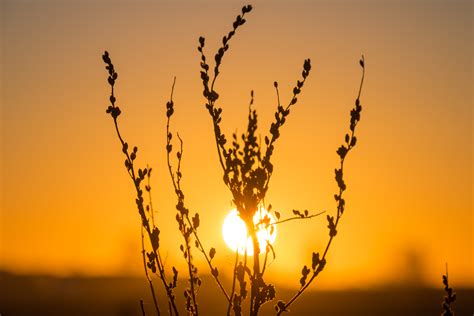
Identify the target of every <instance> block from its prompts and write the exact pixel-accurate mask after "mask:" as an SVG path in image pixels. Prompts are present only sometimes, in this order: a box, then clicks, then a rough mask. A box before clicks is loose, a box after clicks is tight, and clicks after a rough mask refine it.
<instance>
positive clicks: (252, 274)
mask: <svg viewBox="0 0 474 316" xmlns="http://www.w3.org/2000/svg"><path fill="white" fill-rule="evenodd" d="M251 11H252V6H250V5H247V6H244V7H243V8H242V12H241V14H239V15H238V16H237V18H236V20H235V21H234V23H233V25H232V26H233V27H232V30H231V31H230V32H229V33H228V34H227V35H225V36H224V37H223V39H222V46H221V47H220V48H219V49H218V51H217V53H216V54H215V56H214V60H215V65H214V67H213V71H212V72H211V71H210V69H211V68H210V66H209V64H208V62H207V59H206V55H205V53H204V47H205V39H204V37H200V38H199V46H198V51H199V52H200V55H201V79H202V83H203V88H204V89H203V95H204V97H205V98H206V105H205V106H206V109H207V111H208V113H209V115H210V116H211V119H212V123H213V128H214V136H215V142H216V148H217V153H218V158H219V163H220V165H221V167H222V170H223V181H224V183H225V185H226V186H227V187H228V188H229V190H230V192H231V194H232V198H233V199H232V202H233V203H234V204H235V206H236V208H237V211H238V214H239V216H240V218H242V220H243V221H244V223H245V225H246V227H247V231H248V232H249V235H250V237H251V240H252V245H253V264H249V263H248V262H247V261H248V254H247V249H245V251H244V254H243V255H240V254H239V252H238V251H236V254H235V262H234V270H233V278H232V286H231V290H230V292H227V291H226V290H225V288H224V286H223V285H222V282H221V281H220V279H219V270H218V268H217V267H216V266H215V265H214V264H213V262H212V260H213V258H214V257H215V255H216V249H215V248H210V250H209V251H207V250H206V248H205V247H204V246H203V243H202V242H201V239H200V238H199V236H198V227H199V225H200V217H199V213H197V212H195V213H194V215H191V212H190V210H189V209H188V208H187V207H186V205H185V195H184V192H183V190H182V188H181V179H182V176H183V175H182V172H181V161H182V158H183V141H182V139H181V137H180V136H179V134H176V136H177V138H178V141H179V147H178V150H177V151H176V159H177V167H176V170H174V169H173V167H172V163H171V161H172V158H171V157H172V156H171V154H172V152H173V144H172V140H173V134H172V133H171V132H170V122H171V118H172V116H173V114H174V102H173V93H174V87H175V81H174V82H173V86H172V88H171V96H170V100H169V101H168V102H167V104H166V116H167V124H166V140H167V141H166V152H167V166H168V171H169V174H170V177H171V179H172V184H173V188H174V192H175V194H176V197H177V204H176V209H177V211H178V212H177V214H176V221H177V223H178V228H179V231H180V233H181V234H182V236H183V239H184V243H183V244H181V245H180V250H181V252H182V254H183V257H184V259H185V261H186V264H187V267H188V276H189V279H188V283H189V287H188V288H187V289H186V290H185V292H184V298H185V307H186V311H187V313H188V314H190V315H198V300H197V292H198V289H199V288H200V286H201V284H202V282H201V279H200V278H199V275H198V270H197V268H196V266H195V265H194V263H193V254H192V244H193V242H194V246H195V247H196V248H197V249H198V251H199V252H201V253H202V254H203V255H204V258H205V259H206V262H207V265H208V267H209V270H210V272H211V275H212V276H213V277H214V279H215V281H216V284H217V285H218V287H219V288H220V290H221V292H222V293H223V295H224V296H225V298H226V300H227V303H228V305H227V315H230V313H231V311H233V312H234V314H235V315H242V304H243V303H244V301H245V299H246V298H247V296H248V294H249V292H248V290H247V286H250V298H249V315H251V316H256V315H258V313H259V311H260V308H261V306H262V305H264V304H265V303H266V302H268V301H271V300H273V299H274V298H275V295H276V291H275V288H274V286H273V285H272V284H270V283H267V282H266V281H265V280H264V274H265V271H266V267H267V263H268V256H269V255H270V254H271V255H273V257H275V251H274V249H273V247H272V245H271V244H270V243H269V242H267V245H266V247H265V251H264V253H263V254H261V251H260V244H259V240H258V238H257V231H258V230H259V229H260V228H262V227H263V228H265V229H269V230H270V231H271V230H273V229H274V225H276V224H281V223H285V222H288V221H290V220H297V219H310V218H313V217H315V216H318V215H320V214H322V213H324V212H319V213H316V214H311V213H310V212H309V211H308V210H304V211H299V210H293V211H292V213H293V216H290V217H288V218H286V219H281V214H280V213H279V212H277V211H274V210H272V207H271V204H269V205H267V206H266V209H267V210H268V212H272V213H273V214H274V216H275V218H276V219H277V220H276V222H273V223H272V222H271V220H270V217H269V215H268V214H266V215H265V216H264V217H263V219H261V220H259V221H258V222H257V223H254V215H255V214H256V213H257V212H258V211H259V209H260V208H262V207H265V196H266V193H267V191H268V186H269V182H270V178H271V175H272V173H273V164H272V162H271V158H272V155H273V152H274V149H275V143H276V141H277V140H278V139H279V137H280V132H281V128H282V126H283V125H284V124H285V122H286V119H287V117H288V116H289V114H290V109H291V108H292V106H294V105H295V104H296V103H297V101H298V96H299V94H300V93H301V89H302V88H303V86H304V85H305V82H306V79H307V78H308V76H309V74H310V70H311V61H310V59H306V60H305V61H304V64H303V70H302V73H301V79H300V80H297V81H296V84H295V86H294V88H293V95H292V97H291V99H290V100H289V102H288V104H287V105H286V106H282V105H281V102H280V95H279V90H278V83H277V82H274V87H275V91H276V98H277V110H276V112H275V120H274V122H273V123H272V124H271V127H270V131H269V135H268V136H265V138H264V140H265V147H263V146H262V145H261V144H260V142H259V141H258V137H257V134H256V132H257V126H258V121H257V113H256V111H255V110H254V109H252V106H253V102H254V92H253V91H251V92H250V104H249V112H248V124H247V129H246V131H245V133H243V134H242V135H241V136H240V140H241V141H240V140H239V137H238V136H237V134H236V133H234V134H233V135H232V142H231V143H230V144H228V141H227V137H226V135H225V134H224V133H223V132H222V130H221V125H220V123H221V121H222V108H221V107H220V106H218V105H217V100H218V99H219V94H218V93H217V91H216V90H215V83H216V79H217V78H218V76H219V74H220V67H221V65H222V60H223V57H224V55H225V53H226V51H227V50H228V49H229V42H230V40H231V39H232V38H233V37H234V35H235V33H236V31H237V29H238V28H239V27H241V26H242V25H243V24H245V22H246V19H245V16H246V15H247V14H248V13H250V12H251ZM103 59H104V62H105V63H106V65H107V66H106V69H107V70H108V72H109V78H108V82H109V84H110V86H111V96H110V102H111V105H110V106H109V107H108V108H107V113H109V114H110V115H111V117H112V118H113V121H114V124H115V128H116V132H117V135H118V138H119V140H120V142H121V145H122V151H123V153H124V154H125V156H126V160H125V167H126V169H127V171H128V173H129V175H130V177H131V179H132V181H133V183H134V186H135V190H136V193H137V198H136V203H137V207H138V211H139V215H140V217H141V221H142V254H143V262H144V266H145V274H146V277H147V279H148V282H149V285H150V290H151V293H152V296H153V300H154V303H155V308H156V312H157V314H158V315H159V314H160V310H159V307H158V303H157V299H156V295H155V291H154V287H153V283H152V280H151V278H150V276H149V274H148V273H149V271H148V270H151V272H152V273H154V274H156V275H157V276H158V277H159V278H160V279H161V280H162V283H163V286H164V288H165V293H166V295H167V299H168V304H169V309H168V312H169V314H170V315H173V314H175V315H178V310H177V307H176V304H175V297H174V294H173V289H175V287H176V283H177V277H178V271H177V270H176V269H175V268H174V267H173V269H172V271H173V281H172V282H168V281H167V279H166V275H165V270H164V266H163V263H162V260H161V256H160V252H159V229H158V227H157V226H156V225H155V220H154V215H153V214H154V211H153V205H152V200H151V186H150V176H151V168H148V167H147V168H145V169H143V170H142V169H138V173H137V175H136V171H135V165H134V161H135V159H136V154H137V151H138V149H137V147H134V149H133V151H132V152H129V150H128V144H127V143H126V142H125V141H124V140H123V139H122V136H121V134H120V131H119V128H118V123H117V118H118V116H119V115H120V114H121V111H120V109H119V107H118V106H116V99H115V96H114V85H115V81H116V79H117V73H116V72H115V69H114V66H113V64H112V62H111V60H110V56H109V54H108V53H107V52H105V53H104V55H103ZM360 65H361V67H362V79H361V82H360V87H359V93H358V96H357V98H356V101H355V106H354V108H353V109H352V110H351V113H350V114H351V118H350V126H349V130H350V132H349V133H348V134H346V135H345V144H343V145H341V146H340V147H339V149H338V150H337V154H338V156H339V158H340V165H339V167H338V168H337V169H335V178H336V182H337V185H338V188H339V191H338V193H336V194H335V195H334V197H335V200H336V208H337V211H336V214H335V217H334V216H330V215H328V216H327V220H328V228H329V240H328V243H327V245H326V248H325V250H324V252H323V254H322V256H320V254H319V253H313V254H312V264H311V269H309V268H308V266H306V265H305V266H304V267H303V269H302V276H301V278H300V284H301V287H300V289H299V290H298V292H297V293H296V294H295V295H294V296H293V297H292V298H291V299H290V300H289V301H288V302H284V301H281V300H280V301H278V303H277V304H276V305H275V310H276V313H277V315H280V314H281V313H282V312H285V311H289V309H288V308H289V306H290V305H291V304H292V303H293V302H295V301H296V300H297V299H298V297H299V296H300V295H301V294H302V293H303V292H304V291H305V290H306V289H307V288H308V287H309V285H310V284H311V283H312V282H313V280H314V279H315V278H316V277H317V276H318V274H319V273H320V272H321V271H322V270H323V268H324V266H325V264H326V255H327V253H328V251H329V248H330V245H331V243H332V241H333V239H334V237H335V236H336V234H337V227H338V223H339V220H340V218H341V217H342V215H343V213H344V209H345V200H344V198H343V192H344V191H345V190H346V184H345V182H344V179H343V167H344V161H345V158H346V157H347V154H348V153H349V152H350V151H351V150H352V149H353V148H354V146H355V145H356V142H357V138H356V136H355V129H356V126H357V124H358V122H359V120H360V113H361V111H362V106H361V104H360V95H361V91H362V86H363V81H364V72H365V64H364V57H363V56H362V59H361V60H360ZM145 177H147V180H148V182H147V184H146V185H145V189H146V191H147V192H148V198H149V203H148V204H147V205H146V207H144V201H143V191H142V189H141V185H142V181H143V180H144V179H145ZM144 232H146V234H147V236H148V239H149V241H150V243H151V248H152V249H151V251H150V252H147V251H146V249H145V248H146V247H145V243H144ZM145 255H146V256H145ZM261 256H263V257H262V258H261ZM146 258H147V259H148V260H146ZM261 259H263V260H261ZM308 277H309V280H308ZM237 287H238V289H237ZM229 293H230V294H229ZM141 307H142V311H143V313H144V309H143V304H142V303H141Z"/></svg>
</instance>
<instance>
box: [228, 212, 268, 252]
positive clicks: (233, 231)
mask: <svg viewBox="0 0 474 316" xmlns="http://www.w3.org/2000/svg"><path fill="white" fill-rule="evenodd" d="M265 215H266V216H268V218H269V219H270V224H274V223H276V219H275V217H274V216H273V215H272V214H271V213H269V212H268V211H267V210H266V209H265V208H263V207H260V209H259V210H258V211H257V213H256V214H255V216H254V217H253V222H254V223H255V224H257V223H259V222H261V221H262V220H263V219H264V218H265ZM276 234H277V230H276V225H269V226H268V227H265V225H264V224H260V225H259V227H258V231H257V238H258V242H259V245H260V253H263V252H265V249H266V247H267V241H268V242H269V243H270V244H273V243H274V242H275V239H276ZM222 235H223V237H224V241H225V243H226V244H227V246H229V248H230V249H232V250H233V251H238V252H239V253H240V254H244V253H245V247H247V255H250V256H252V255H253V244H252V238H251V237H250V236H248V234H247V227H246V226H245V223H244V221H243V220H242V219H241V218H240V216H239V213H238V212H237V210H236V209H233V210H231V211H230V213H229V214H228V215H227V217H226V218H225V220H224V224H223V225H222Z"/></svg>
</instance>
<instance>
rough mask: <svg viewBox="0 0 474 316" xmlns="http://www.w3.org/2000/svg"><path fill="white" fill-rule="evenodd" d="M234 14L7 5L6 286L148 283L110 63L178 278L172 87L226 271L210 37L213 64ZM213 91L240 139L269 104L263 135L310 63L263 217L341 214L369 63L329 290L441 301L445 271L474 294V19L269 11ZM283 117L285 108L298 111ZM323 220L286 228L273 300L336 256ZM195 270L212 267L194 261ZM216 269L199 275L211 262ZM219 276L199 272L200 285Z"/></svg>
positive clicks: (383, 6)
mask: <svg viewBox="0 0 474 316" xmlns="http://www.w3.org/2000/svg"><path fill="white" fill-rule="evenodd" d="M243 4H244V3H242V2H239V1H226V2H224V1H213V2H211V1H176V2H172V1H166V2H165V1H161V0H154V1H126V0H121V1H111V0H107V1H100V3H96V2H94V1H92V0H90V1H89V0H83V1H79V0H76V1H73V0H69V1H67V0H64V1H60V0H56V1H53V0H50V1H41V2H39V1H26V0H6V1H3V2H2V9H1V14H2V17H1V18H0V20H1V23H2V26H1V30H2V37H1V38H2V50H1V54H2V55H1V58H2V62H1V67H2V68H1V75H2V79H1V88H2V98H1V104H2V107H1V111H2V112H1V128H2V133H1V136H2V138H1V145H2V151H1V153H2V154H1V163H2V168H1V169H0V170H1V180H2V183H1V188H2V190H1V198H2V202H1V230H0V268H1V269H7V270H10V271H15V272H20V273H32V272H41V273H51V274H60V275H69V274H76V273H79V274H91V275H102V274H107V275H114V274H119V273H133V274H137V275H142V274H143V271H142V265H141V261H140V260H141V257H140V255H139V248H140V237H139V236H140V234H139V232H140V231H139V227H140V226H139V225H140V223H139V218H138V214H137V211H136V209H135V205H134V196H133V187H132V184H131V182H130V181H129V179H128V178H127V175H126V171H125V169H124V167H123V157H122V154H121V151H120V146H119V143H118V140H117V139H116V135H115V133H114V130H113V125H112V122H111V119H110V117H108V116H107V115H106V114H105V108H106V106H107V102H108V93H109V90H108V86H107V84H106V71H105V69H104V65H103V63H102V60H101V54H102V52H103V51H104V50H105V49H107V50H109V52H110V54H111V56H112V59H113V61H114V63H115V66H116V68H117V70H118V73H119V81H118V86H117V97H118V104H119V105H120V107H121V108H122V110H123V112H124V115H123V116H122V117H121V126H122V130H123V133H124V134H125V135H126V138H127V139H128V142H129V143H131V144H134V145H138V147H139V148H140V150H139V159H138V162H139V163H140V164H142V165H143V166H144V165H145V164H146V163H149V164H151V165H152V166H153V167H154V169H155V173H154V179H153V183H152V184H153V189H154V200H155V205H156V208H157V209H158V211H159V221H160V224H159V225H160V227H161V229H162V235H161V241H162V247H163V253H164V254H165V256H167V262H170V264H174V265H178V266H180V265H183V264H184V261H183V260H182V259H181V258H180V257H179V256H178V255H177V254H178V251H177V249H178V245H179V243H180V242H181V237H180V235H179V232H178V230H177V224H176V222H175V220H174V216H175V212H176V211H175V209H174V204H175V196H174V195H173V192H172V190H171V181H170V179H169V176H168V175H167V173H166V169H165V168H166V162H165V157H166V156H165V118H166V117H165V103H166V101H167V99H168V96H169V90H170V86H171V83H172V79H173V77H174V76H177V84H176V90H175V117H174V121H173V127H172V128H173V129H174V130H175V131H179V132H180V135H181V136H182V137H183V139H184V142H185V154H184V162H183V164H184V165H183V171H184V179H183V186H184V188H183V189H184V191H185V194H186V198H187V202H188V205H189V207H190V208H192V209H193V210H198V211H199V212H200V214H201V225H202V229H201V235H202V239H203V241H204V242H205V244H206V245H213V246H215V247H216V248H217V249H218V251H217V262H218V263H219V264H220V266H221V269H224V267H225V266H226V265H227V266H228V265H229V263H231V262H232V260H233V255H232V253H230V251H229V250H228V249H227V248H226V246H225V244H224V242H223V240H222V237H221V225H222V222H223V220H224V218H225V216H226V213H227V212H228V211H229V210H230V209H231V208H232V206H231V205H230V200H231V196H230V193H229V192H228V191H227V189H226V187H225V186H224V184H223V182H222V180H221V179H222V175H221V170H220V169H219V168H220V167H219V165H218V160H217V154H216V152H215V145H214V140H213V136H212V125H211V120H210V118H209V117H208V114H207V112H206V111H205V109H204V99H203V97H202V93H201V90H202V83H201V81H200V78H199V56H198V52H197V50H196V47H197V43H198V42H197V39H198V37H199V36H200V35H204V36H206V38H207V48H206V49H207V53H208V55H209V56H212V54H213V52H214V51H215V49H216V48H217V47H218V45H219V44H220V42H221V38H222V36H223V35H224V34H225V33H227V32H228V31H229V29H230V26H231V23H232V21H233V20H234V18H235V16H236V15H237V14H238V13H239V12H240V8H241V6H242V5H243ZM253 5H254V11H253V12H252V13H251V14H250V16H249V18H248V23H247V24H246V25H244V27H243V28H242V29H241V30H240V32H238V34H237V36H236V38H235V39H233V41H232V43H231V48H230V50H229V53H228V55H226V57H225V59H224V62H223V66H222V77H221V78H220V82H219V83H218V87H217V89H218V91H219V92H220V95H221V98H220V101H221V105H222V107H223V108H224V113H223V127H224V129H225V131H226V132H227V133H231V132H233V131H235V130H236V129H237V130H238V131H243V129H244V127H245V125H244V124H245V121H246V111H247V105H248V101H249V100H248V99H249V98H248V96H249V92H250V90H251V89H253V90H255V108H256V109H257V111H258V113H259V119H260V131H261V133H262V134H263V133H266V132H267V131H268V128H269V126H270V123H271V120H272V118H273V113H274V110H275V95H274V89H273V81H275V80H277V81H278V82H279V84H280V92H281V94H282V98H283V99H284V100H288V98H289V97H290V92H291V88H292V85H293V84H294V82H295V80H297V79H298V78H299V76H300V72H301V67H302V64H303V61H304V59H305V58H308V57H309V58H311V60H312V64H313V69H312V73H311V75H310V78H309V79H308V82H307V84H306V86H305V87H304V90H303V93H302V96H301V97H300V98H299V100H300V102H299V103H298V104H297V106H296V107H295V108H294V109H293V110H292V113H291V115H290V116H289V120H288V123H287V124H286V125H285V126H284V128H283V130H282V137H281V139H280V140H279V142H278V143H277V145H276V151H275V154H274V165H275V172H274V175H273V178H272V183H271V185H270V191H269V193H268V195H267V201H268V202H270V203H271V204H273V206H274V208H275V209H277V210H280V211H281V212H282V213H283V214H288V215H290V212H289V211H290V210H291V209H293V208H298V209H305V208H307V209H310V210H314V211H319V210H327V211H329V212H334V208H335V204H334V201H333V198H332V196H333V194H334V192H335V190H336V184H335V181H334V180H333V172H334V168H335V167H336V165H337V163H338V157H337V155H336V153H335V150H336V149H337V147H338V146H339V145H340V143H341V142H342V141H343V136H344V133H345V132H346V129H347V127H348V120H349V110H350V109H351V107H352V104H353V101H354V98H355V96H356V93H357V88H358V84H359V79H360V69H359V68H360V67H359V66H358V59H359V57H360V55H361V54H362V53H363V54H364V55H365V56H366V64H367V77H366V82H365V83H366V84H365V87H364V91H363V95H362V104H363V107H364V108H363V112H362V121H361V123H360V125H359V126H360V128H359V130H358V145H357V146H356V148H355V150H354V152H352V153H351V155H350V156H349V158H348V160H347V169H346V170H347V171H346V173H345V176H346V182H347V185H348V191H347V195H346V200H347V208H346V210H347V211H346V213H345V215H344V217H343V219H342V223H341V226H340V229H339V233H338V236H337V237H336V240H335V243H334V245H333V248H332V249H331V251H330V254H329V257H328V266H327V268H326V270H325V271H324V273H323V274H322V275H321V280H320V284H319V285H318V286H319V287H323V288H341V287H343V288H346V287H368V286H371V285H378V284H389V283H390V284H392V283H399V282H400V283H403V282H407V281H410V280H414V279H415V280H416V281H417V283H420V282H426V283H427V284H429V285H433V286H439V285H440V280H441V274H442V273H443V272H444V265H445V262H446V261H448V262H449V267H450V279H451V282H452V284H454V285H458V286H474V272H473V268H472V267H473V266H474V265H473V253H472V249H473V234H472V229H473V213H472V212H473V210H472V167H473V160H472V119H473V116H472V56H473V49H472V37H473V34H472V32H473V31H472V30H473V29H472V12H473V11H472V10H473V8H472V2H471V1H469V0H466V1H456V0H449V1H448V0H446V1H428V0H426V1H421V0H419V1H402V0H400V1H395V0H391V1H362V2H359V3H356V1H349V0H346V1H342V0H338V1H272V2H270V1H254V2H253ZM285 102H286V101H285ZM326 226H327V223H326V220H325V219H324V218H323V217H320V218H316V219H313V220H311V221H305V222H300V223H297V222H290V223H288V224H287V225H285V226H281V227H280V228H279V232H278V237H277V241H276V244H275V249H276V251H277V259H276V261H275V262H274V263H272V265H271V266H270V270H269V277H268V278H269V280H270V279H272V276H276V275H279V276H283V277H280V278H279V281H277V284H278V282H281V283H284V284H285V285H290V286H291V284H292V282H293V283H294V286H295V287H296V286H298V284H299V283H298V279H299V278H298V275H299V274H300V271H301V267H302V266H303V264H308V263H309V262H310V259H311V256H310V255H311V252H312V251H321V248H322V247H323V245H325V243H326V240H327V238H328V237H327V228H326ZM197 257H199V256H197ZM197 260H198V262H202V259H201V258H198V259H197ZM203 270H204V269H203Z"/></svg>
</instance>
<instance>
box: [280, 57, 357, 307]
mask: <svg viewBox="0 0 474 316" xmlns="http://www.w3.org/2000/svg"><path fill="white" fill-rule="evenodd" d="M360 66H361V67H362V78H361V84H360V87H359V93H358V95H357V99H356V102H355V107H354V109H352V110H351V121H350V130H351V135H350V136H349V134H346V137H345V142H346V145H347V147H345V146H344V145H342V146H341V147H339V149H338V150H337V154H338V155H339V156H340V158H341V161H340V168H339V169H336V170H335V173H336V182H337V184H338V187H339V193H338V194H336V195H335V196H334V198H335V200H336V202H337V214H336V220H335V222H334V217H332V216H329V215H328V216H327V219H328V223H329V225H328V228H329V240H328V243H327V245H326V248H325V250H324V253H323V255H322V257H321V259H320V258H319V253H313V260H312V268H313V274H312V276H311V278H310V280H309V281H308V282H306V277H307V275H308V273H309V272H310V270H309V269H308V268H307V267H306V266H304V267H303V276H302V278H301V280H300V282H301V288H300V289H299V290H298V292H296V294H295V295H294V296H293V297H292V298H291V299H290V300H289V301H288V302H287V303H285V302H283V301H278V303H277V305H276V306H275V309H276V311H277V315H281V314H282V313H283V312H286V311H288V307H289V306H290V305H291V304H292V303H293V302H294V301H296V300H297V299H298V297H300V295H301V294H303V292H304V291H305V290H306V289H307V288H308V287H309V285H310V284H311V283H312V282H313V280H314V279H315V278H316V277H317V276H318V275H319V273H320V272H321V271H322V270H323V269H324V266H325V265H326V255H327V253H328V251H329V247H330V246H331V243H332V241H333V239H334V237H335V236H336V234H337V226H338V224H339V220H340V219H341V216H342V214H343V213H344V207H345V200H344V199H343V198H342V194H343V192H344V191H345V190H346V185H345V183H344V180H343V174H344V173H343V169H344V160H345V158H346V155H347V153H348V152H349V151H350V150H351V149H352V148H353V147H354V146H355V145H356V142H357V138H356V137H355V136H354V132H355V128H356V126H357V123H358V122H359V120H360V112H361V111H362V106H361V105H360V95H361V91H362V83H363V82H364V76H365V60H364V56H363V55H362V58H361V60H360Z"/></svg>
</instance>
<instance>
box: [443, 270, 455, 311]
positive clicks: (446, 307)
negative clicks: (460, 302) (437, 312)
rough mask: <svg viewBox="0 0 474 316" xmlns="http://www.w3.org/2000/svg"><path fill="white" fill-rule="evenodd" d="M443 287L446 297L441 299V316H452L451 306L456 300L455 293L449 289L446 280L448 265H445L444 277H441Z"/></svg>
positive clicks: (447, 280)
mask: <svg viewBox="0 0 474 316" xmlns="http://www.w3.org/2000/svg"><path fill="white" fill-rule="evenodd" d="M443 285H444V291H445V292H446V295H445V296H444V299H443V304H442V307H443V312H442V313H441V315H442V316H453V315H454V311H453V309H452V306H451V304H452V303H454V301H455V300H456V293H455V292H454V291H453V289H452V288H451V287H449V279H448V264H446V275H443Z"/></svg>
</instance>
